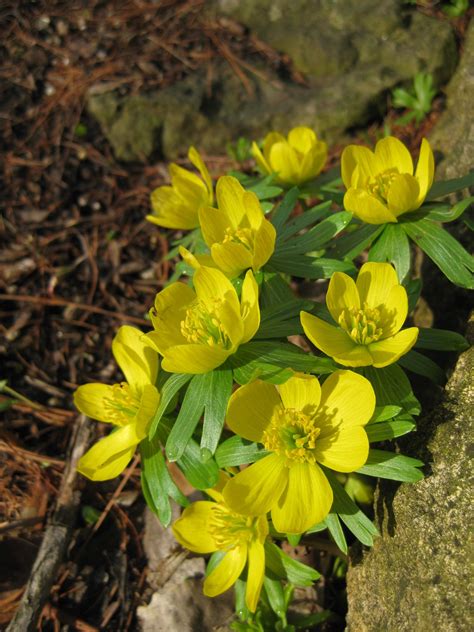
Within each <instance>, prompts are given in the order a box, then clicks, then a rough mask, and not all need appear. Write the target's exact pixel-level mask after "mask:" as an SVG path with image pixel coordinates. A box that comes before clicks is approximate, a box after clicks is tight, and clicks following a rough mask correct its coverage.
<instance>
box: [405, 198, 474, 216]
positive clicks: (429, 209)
mask: <svg viewBox="0 0 474 632" xmlns="http://www.w3.org/2000/svg"><path fill="white" fill-rule="evenodd" d="M473 202H474V197H467V198H465V199H464V200H461V201H460V202H458V203H457V204H455V205H454V206H451V204H443V203H436V202H433V203H431V204H423V206H421V207H420V208H419V209H418V211H416V212H414V213H410V214H409V215H407V216H406V220H407V221H408V220H410V219H415V220H417V219H421V218H424V219H431V220H433V221H434V222H453V221H454V220H456V219H458V218H459V217H461V216H462V215H463V213H464V212H465V211H466V210H467V209H468V208H469V207H470V206H471V204H472V203H473Z"/></svg>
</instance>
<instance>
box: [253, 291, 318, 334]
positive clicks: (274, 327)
mask: <svg viewBox="0 0 474 632" xmlns="http://www.w3.org/2000/svg"><path fill="white" fill-rule="evenodd" d="M312 307H313V302H312V301H306V300H303V299H298V298H295V297H293V298H292V300H291V301H287V302H285V303H280V304H279V305H274V306H273V307H270V308H267V309H263V310H262V311H261V320H260V327H259V329H258V331H257V333H256V334H255V336H254V337H253V340H262V339H263V340H265V339H266V340H268V339H269V338H285V337H287V336H292V335H295V334H300V333H303V327H302V326H301V322H300V311H301V310H311V309H312Z"/></svg>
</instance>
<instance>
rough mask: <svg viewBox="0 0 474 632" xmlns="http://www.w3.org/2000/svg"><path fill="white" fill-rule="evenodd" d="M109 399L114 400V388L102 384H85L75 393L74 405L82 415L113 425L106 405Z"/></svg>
mask: <svg viewBox="0 0 474 632" xmlns="http://www.w3.org/2000/svg"><path fill="white" fill-rule="evenodd" d="M108 399H113V387H112V386H109V385H108V384H100V382H93V383H91V384H83V385H82V386H79V388H78V389H76V391H75V392H74V405H75V407H76V408H77V409H78V410H80V411H81V413H84V415H87V416H88V417H91V418H92V419H97V420H98V421H105V422H106V423H112V422H111V421H110V414H109V412H107V406H106V403H105V402H106V400H108Z"/></svg>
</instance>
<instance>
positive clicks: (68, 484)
mask: <svg viewBox="0 0 474 632" xmlns="http://www.w3.org/2000/svg"><path fill="white" fill-rule="evenodd" d="M89 434H90V422H89V420H88V419H87V418H86V417H85V416H83V415H81V416H80V417H79V418H78V421H77V425H76V427H75V430H74V434H73V436H72V437H71V441H70V444H69V446H70V447H69V455H68V459H67V462H66V466H65V469H64V474H63V478H62V481H61V488H60V491H59V494H58V499H57V503H56V509H55V511H54V514H53V516H52V518H51V520H50V522H49V524H48V526H47V527H46V530H45V534H44V538H43V541H42V542H41V546H40V548H39V551H38V555H37V557H36V560H35V563H34V564H33V568H32V569H31V574H30V579H29V581H28V584H27V586H26V589H25V592H24V594H23V597H22V599H21V602H20V606H19V608H18V610H17V612H16V614H15V616H14V618H13V620H12V621H11V623H10V625H9V626H8V628H7V632H29V631H30V630H31V631H33V630H36V628H37V623H38V619H39V616H40V614H41V611H42V609H43V607H44V605H45V603H46V602H47V600H48V596H49V591H50V588H51V586H52V584H53V582H54V579H55V577H56V573H57V570H58V568H59V565H60V563H61V561H62V559H63V556H64V553H65V551H66V549H67V546H68V544H69V540H70V538H71V534H72V529H73V526H74V524H75V521H76V515H77V510H78V507H79V503H80V496H81V494H80V491H79V490H78V488H77V484H76V479H77V471H76V466H77V462H78V460H79V459H80V457H81V456H82V454H83V453H84V450H85V449H86V447H87V443H88V441H89Z"/></svg>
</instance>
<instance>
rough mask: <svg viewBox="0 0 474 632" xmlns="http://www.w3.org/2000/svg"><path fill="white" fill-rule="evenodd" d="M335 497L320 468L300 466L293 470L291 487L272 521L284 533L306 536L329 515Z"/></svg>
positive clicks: (274, 511) (280, 501)
mask: <svg viewBox="0 0 474 632" xmlns="http://www.w3.org/2000/svg"><path fill="white" fill-rule="evenodd" d="M332 500H333V494H332V489H331V486H330V484H329V482H328V479H327V478H326V477H325V475H324V473H323V472H322V470H321V468H320V467H319V466H318V465H317V464H312V463H297V464H296V465H293V466H292V467H291V468H290V471H289V476H288V485H287V487H286V489H285V493H284V494H283V495H282V496H281V497H280V500H279V501H278V504H277V505H276V506H275V507H273V509H272V521H273V524H274V526H275V529H276V530H277V531H280V532H281V533H303V531H306V530H307V529H309V528H310V527H312V526H313V525H315V524H317V523H318V522H322V521H323V520H324V518H325V517H326V516H327V515H328V513H329V511H330V509H331V505H332Z"/></svg>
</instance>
